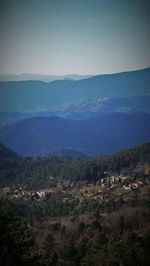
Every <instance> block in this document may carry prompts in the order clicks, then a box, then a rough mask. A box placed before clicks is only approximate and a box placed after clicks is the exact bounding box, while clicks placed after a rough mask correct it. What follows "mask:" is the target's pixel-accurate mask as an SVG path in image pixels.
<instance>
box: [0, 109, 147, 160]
mask: <svg viewBox="0 0 150 266" xmlns="http://www.w3.org/2000/svg"><path fill="white" fill-rule="evenodd" d="M148 141H150V114H123V113H111V114H105V115H100V116H99V117H96V118H93V119H90V120H84V121H81V120H69V119H62V118H59V117H55V116H54V117H34V118H29V119H25V120H22V121H19V122H17V123H14V124H12V125H9V126H6V127H3V128H2V129H0V142H1V143H3V144H4V145H6V146H7V147H9V148H11V149H12V150H14V151H15V152H16V153H18V154H19V155H23V156H30V155H33V156H37V155H47V154H50V153H53V152H56V151H57V152H58V151H59V150H63V149H73V150H76V151H79V152H81V153H84V154H87V155H102V154H110V153H113V152H116V151H119V150H121V149H126V148H130V147H133V146H135V145H138V144H142V143H144V142H148Z"/></svg>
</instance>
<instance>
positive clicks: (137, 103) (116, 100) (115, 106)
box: [57, 95, 150, 120]
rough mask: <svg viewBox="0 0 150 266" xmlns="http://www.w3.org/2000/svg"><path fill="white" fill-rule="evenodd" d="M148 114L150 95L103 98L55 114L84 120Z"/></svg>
mask: <svg viewBox="0 0 150 266" xmlns="http://www.w3.org/2000/svg"><path fill="white" fill-rule="evenodd" d="M119 112H120V113H149V114H150V95H147V96H142V95H140V96H131V97H103V98H97V99H95V100H92V101H87V102H83V103H81V104H78V105H70V106H68V107H67V108H66V109H64V110H63V111H60V112H57V115H58V116H60V117H65V118H69V119H77V120H85V119H90V118H94V117H97V116H99V115H101V114H109V113H119Z"/></svg>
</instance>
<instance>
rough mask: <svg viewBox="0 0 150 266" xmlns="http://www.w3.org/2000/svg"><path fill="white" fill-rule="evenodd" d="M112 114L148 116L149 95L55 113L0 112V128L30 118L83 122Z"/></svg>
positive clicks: (86, 104) (105, 100)
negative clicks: (53, 118) (67, 119)
mask: <svg viewBox="0 0 150 266" xmlns="http://www.w3.org/2000/svg"><path fill="white" fill-rule="evenodd" d="M112 112H113V113H115V112H122V113H149V114H150V95H147V96H142V95H140V96H132V97H102V98H97V99H95V100H90V101H85V102H83V103H81V104H77V105H76V104H75V105H68V107H66V108H64V109H62V110H61V109H60V110H58V111H56V112H28V113H21V112H0V127H3V126H6V125H9V124H13V123H14V122H17V121H19V120H22V119H26V118H30V117H50V116H54V115H55V116H59V117H62V118H69V119H78V120H85V119H90V118H94V117H97V116H99V115H101V114H107V113H112Z"/></svg>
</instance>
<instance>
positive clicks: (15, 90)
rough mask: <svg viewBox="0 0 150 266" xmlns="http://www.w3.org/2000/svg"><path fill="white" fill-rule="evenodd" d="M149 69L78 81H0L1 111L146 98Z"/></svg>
mask: <svg viewBox="0 0 150 266" xmlns="http://www.w3.org/2000/svg"><path fill="white" fill-rule="evenodd" d="M149 92H150V68H148V69H144V70H138V71H132V72H125V73H118V74H111V75H98V76H95V77H91V78H88V79H83V80H79V81H71V80H58V81H53V82H49V83H45V82H41V81H18V82H0V111H1V112H41V111H56V110H58V109H59V110H60V108H64V107H65V106H67V105H68V104H78V103H81V102H83V101H87V100H92V99H96V98H98V97H116V96H131V95H148V94H149Z"/></svg>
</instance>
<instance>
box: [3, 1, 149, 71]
mask: <svg viewBox="0 0 150 266" xmlns="http://www.w3.org/2000/svg"><path fill="white" fill-rule="evenodd" d="M0 39H1V41H0V73H8V74H11V73H16V74H19V73H41V74H47V73H48V74H68V73H79V74H98V73H112V72H120V71H125V70H132V69H140V68H145V67H148V66H150V1H149V0H74V1H73V0H1V1H0Z"/></svg>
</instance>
